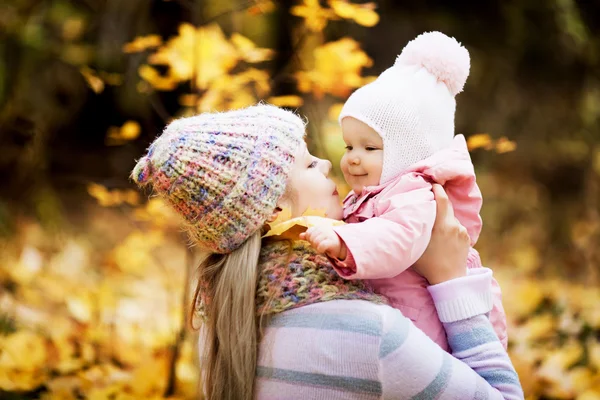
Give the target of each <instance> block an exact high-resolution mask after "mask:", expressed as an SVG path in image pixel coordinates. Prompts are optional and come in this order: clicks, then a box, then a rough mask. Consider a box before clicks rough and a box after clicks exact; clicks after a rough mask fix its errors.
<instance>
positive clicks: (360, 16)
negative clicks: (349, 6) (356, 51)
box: [353, 3, 379, 28]
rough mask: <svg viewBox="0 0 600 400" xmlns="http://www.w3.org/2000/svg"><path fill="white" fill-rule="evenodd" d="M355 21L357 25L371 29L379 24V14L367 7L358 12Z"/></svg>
mask: <svg viewBox="0 0 600 400" xmlns="http://www.w3.org/2000/svg"><path fill="white" fill-rule="evenodd" d="M370 4H372V3H370ZM353 19H354V21H356V23H357V24H359V25H362V26H366V27H368V28H370V27H373V26H375V25H377V24H378V23H379V14H377V13H376V12H375V11H374V10H371V9H368V8H366V7H361V8H360V9H359V10H357V11H356V13H355V14H354V16H353Z"/></svg>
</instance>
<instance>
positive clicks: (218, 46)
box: [148, 24, 240, 89]
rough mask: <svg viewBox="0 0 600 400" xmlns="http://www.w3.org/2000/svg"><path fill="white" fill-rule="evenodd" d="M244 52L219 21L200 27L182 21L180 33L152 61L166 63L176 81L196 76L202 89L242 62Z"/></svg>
mask: <svg viewBox="0 0 600 400" xmlns="http://www.w3.org/2000/svg"><path fill="white" fill-rule="evenodd" d="M239 59H240V53H239V51H238V49H237V48H236V47H235V46H234V45H233V44H231V43H230V42H229V41H228V40H227V39H226V38H225V35H224V34H223V31H222V30H221V28H220V27H219V25H217V24H210V25H207V26H203V27H199V28H196V27H194V26H193V25H190V24H181V25H180V26H179V34H178V35H177V36H175V37H173V38H171V39H169V41H168V42H167V43H166V44H165V45H164V46H162V47H160V48H159V49H158V50H157V51H156V52H155V53H154V54H152V55H151V56H150V57H149V59H148V61H149V62H150V64H155V65H165V66H167V67H168V68H169V71H168V74H167V76H168V77H169V78H171V79H172V80H174V81H176V82H182V81H188V80H191V79H192V78H195V84H196V86H197V87H198V88H199V89H206V88H208V86H209V84H210V83H211V82H212V81H214V80H215V79H217V78H219V77H221V76H223V75H227V73H228V72H229V71H231V69H233V67H235V65H236V64H237V63H238V61H239Z"/></svg>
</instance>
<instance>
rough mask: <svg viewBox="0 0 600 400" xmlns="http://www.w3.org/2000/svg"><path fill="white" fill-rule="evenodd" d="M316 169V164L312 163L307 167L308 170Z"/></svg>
mask: <svg viewBox="0 0 600 400" xmlns="http://www.w3.org/2000/svg"><path fill="white" fill-rule="evenodd" d="M316 167H317V162H316V161H313V162H311V163H310V164H309V165H308V168H316Z"/></svg>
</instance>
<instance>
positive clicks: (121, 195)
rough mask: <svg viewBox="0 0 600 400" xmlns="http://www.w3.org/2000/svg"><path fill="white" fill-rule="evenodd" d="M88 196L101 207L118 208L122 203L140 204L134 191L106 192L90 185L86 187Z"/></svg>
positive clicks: (102, 188)
mask: <svg viewBox="0 0 600 400" xmlns="http://www.w3.org/2000/svg"><path fill="white" fill-rule="evenodd" d="M87 191H88V194H89V195H90V196H92V197H93V198H95V199H96V200H97V201H98V204H100V205H101V206H102V207H112V206H118V205H121V204H123V203H127V204H129V205H132V206H135V205H137V204H139V203H140V198H139V193H138V192H136V191H135V190H131V189H127V190H123V191H120V190H108V189H107V188H106V187H104V186H102V185H99V184H97V183H90V184H89V185H88V187H87Z"/></svg>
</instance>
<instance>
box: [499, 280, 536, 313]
mask: <svg viewBox="0 0 600 400" xmlns="http://www.w3.org/2000/svg"><path fill="white" fill-rule="evenodd" d="M543 300H544V291H543V290H542V288H541V285H540V284H539V283H538V282H534V281H530V280H524V281H520V282H518V283H515V284H513V286H512V288H511V295H510V296H507V297H506V298H505V299H504V302H505V303H506V306H507V308H509V309H510V314H511V315H512V316H513V317H515V318H524V317H528V316H530V314H532V313H533V312H534V311H535V310H536V309H537V308H538V306H539V305H540V304H541V303H542V301H543Z"/></svg>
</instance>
